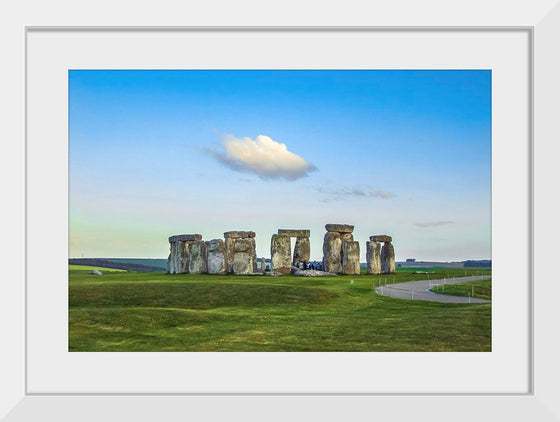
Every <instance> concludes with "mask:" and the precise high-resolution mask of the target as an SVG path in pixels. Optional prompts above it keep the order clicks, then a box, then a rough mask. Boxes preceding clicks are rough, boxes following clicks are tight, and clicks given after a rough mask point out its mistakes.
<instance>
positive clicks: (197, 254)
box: [189, 240, 208, 274]
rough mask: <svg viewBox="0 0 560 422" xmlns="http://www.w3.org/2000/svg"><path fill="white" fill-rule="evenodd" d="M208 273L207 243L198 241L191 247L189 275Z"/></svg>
mask: <svg viewBox="0 0 560 422" xmlns="http://www.w3.org/2000/svg"><path fill="white" fill-rule="evenodd" d="M206 272H208V247H207V246H206V242H204V241H202V240H197V241H195V242H192V243H191V244H190V245H189V273H190V274H202V273H206Z"/></svg>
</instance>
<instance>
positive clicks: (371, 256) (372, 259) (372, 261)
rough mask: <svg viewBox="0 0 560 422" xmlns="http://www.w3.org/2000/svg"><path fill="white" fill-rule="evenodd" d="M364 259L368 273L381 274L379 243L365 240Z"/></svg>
mask: <svg viewBox="0 0 560 422" xmlns="http://www.w3.org/2000/svg"><path fill="white" fill-rule="evenodd" d="M366 261H367V273H368V274H381V243H380V242H374V241H370V242H366Z"/></svg>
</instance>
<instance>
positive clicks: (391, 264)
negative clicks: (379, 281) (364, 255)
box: [381, 242, 396, 274]
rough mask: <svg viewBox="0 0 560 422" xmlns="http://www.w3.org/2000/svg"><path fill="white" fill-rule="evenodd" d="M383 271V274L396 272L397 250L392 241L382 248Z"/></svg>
mask: <svg viewBox="0 0 560 422" xmlns="http://www.w3.org/2000/svg"><path fill="white" fill-rule="evenodd" d="M381 272H382V273H383V274H392V273H394V272H396V268H395V250H394V248H393V244H392V243H391V242H386V243H384V244H383V247H382V248H381Z"/></svg>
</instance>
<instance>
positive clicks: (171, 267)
mask: <svg viewBox="0 0 560 422" xmlns="http://www.w3.org/2000/svg"><path fill="white" fill-rule="evenodd" d="M224 238H225V241H224V240H222V239H212V240H209V241H203V240H202V235H200V234H180V235H175V236H171V237H170V238H169V257H168V258H167V272H168V273H169V274H204V273H208V274H255V273H256V271H257V248H256V243H255V232H251V231H231V232H226V233H224Z"/></svg>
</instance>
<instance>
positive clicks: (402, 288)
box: [375, 275, 490, 303]
mask: <svg viewBox="0 0 560 422" xmlns="http://www.w3.org/2000/svg"><path fill="white" fill-rule="evenodd" d="M488 278H490V276H487V275H481V276H471V277H455V278H445V279H439V280H420V281H407V282H404V283H395V284H386V285H384V286H380V287H378V288H377V289H375V291H376V292H377V293H379V294H380V295H383V296H389V297H396V298H399V299H412V300H426V301H429V302H442V303H487V302H490V301H489V300H486V299H479V298H476V297H471V298H469V297H464V296H451V295H441V294H438V293H433V292H430V291H429V289H430V288H432V287H434V286H436V285H441V284H453V283H462V282H465V281H475V280H485V279H488Z"/></svg>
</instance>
